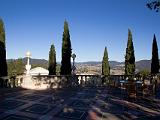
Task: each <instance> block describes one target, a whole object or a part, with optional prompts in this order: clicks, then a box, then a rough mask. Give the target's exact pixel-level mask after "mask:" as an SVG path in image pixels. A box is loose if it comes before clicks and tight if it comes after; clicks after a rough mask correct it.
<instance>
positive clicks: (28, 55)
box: [26, 51, 31, 75]
mask: <svg viewBox="0 0 160 120" xmlns="http://www.w3.org/2000/svg"><path fill="white" fill-rule="evenodd" d="M26 57H27V64H26V75H29V72H30V69H31V65H30V64H29V59H30V57H31V53H30V52H29V51H27V53H26Z"/></svg>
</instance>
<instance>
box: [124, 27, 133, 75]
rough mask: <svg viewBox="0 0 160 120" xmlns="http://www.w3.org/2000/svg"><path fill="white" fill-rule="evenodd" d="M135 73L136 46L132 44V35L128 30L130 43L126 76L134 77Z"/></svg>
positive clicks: (127, 52)
mask: <svg viewBox="0 0 160 120" xmlns="http://www.w3.org/2000/svg"><path fill="white" fill-rule="evenodd" d="M134 73H135V56H134V46H133V42H132V33H131V30H130V29H128V43H127V48H126V55H125V75H134Z"/></svg>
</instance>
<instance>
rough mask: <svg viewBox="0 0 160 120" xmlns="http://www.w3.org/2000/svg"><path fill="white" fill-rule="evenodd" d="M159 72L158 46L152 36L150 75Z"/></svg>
mask: <svg viewBox="0 0 160 120" xmlns="http://www.w3.org/2000/svg"><path fill="white" fill-rule="evenodd" d="M158 72H159V58H158V46H157V41H156V36H155V34H154V37H153V43H152V60H151V74H156V73H158Z"/></svg>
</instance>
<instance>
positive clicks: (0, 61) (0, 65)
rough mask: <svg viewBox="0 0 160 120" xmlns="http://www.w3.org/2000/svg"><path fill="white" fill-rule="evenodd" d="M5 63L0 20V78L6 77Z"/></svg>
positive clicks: (3, 35)
mask: <svg viewBox="0 0 160 120" xmlns="http://www.w3.org/2000/svg"><path fill="white" fill-rule="evenodd" d="M7 75H8V74H7V62H6V45H5V30H4V24H3V21H2V19H1V18H0V77H4V76H7ZM3 82H4V81H3V80H2V79H0V85H1V86H2V87H3Z"/></svg>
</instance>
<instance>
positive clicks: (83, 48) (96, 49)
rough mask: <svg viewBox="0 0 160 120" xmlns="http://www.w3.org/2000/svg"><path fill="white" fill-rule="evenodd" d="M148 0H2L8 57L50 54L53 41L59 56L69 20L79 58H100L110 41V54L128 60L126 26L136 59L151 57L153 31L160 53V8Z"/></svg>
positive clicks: (45, 57) (79, 59) (59, 56)
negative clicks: (148, 6)
mask: <svg viewBox="0 0 160 120" xmlns="http://www.w3.org/2000/svg"><path fill="white" fill-rule="evenodd" d="M146 2H147V0H0V17H1V18H2V19H3V21H4V23H5V31H6V47H7V48H6V49H7V58H21V57H24V56H25V53H26V51H27V50H29V51H31V53H32V58H39V59H41V58H43V59H47V60H48V52H49V49H50V45H51V44H52V43H54V45H55V48H56V56H57V61H61V46H62V34H63V24H64V20H65V19H66V20H67V21H68V23H69V30H70V36H71V44H72V49H73V53H75V54H76V55H77V57H76V61H101V60H102V57H103V52H104V47H105V46H107V49H108V56H109V60H115V61H124V56H125V49H126V46H127V38H128V28H130V29H131V31H132V35H133V44H134V49H135V57H136V61H137V60H141V59H151V52H152V51H151V48H152V40H153V34H154V33H155V34H156V38H157V42H158V46H159V53H160V12H159V13H156V12H154V11H151V10H149V9H148V8H147V7H146V6H145V5H146Z"/></svg>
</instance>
